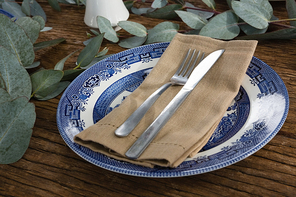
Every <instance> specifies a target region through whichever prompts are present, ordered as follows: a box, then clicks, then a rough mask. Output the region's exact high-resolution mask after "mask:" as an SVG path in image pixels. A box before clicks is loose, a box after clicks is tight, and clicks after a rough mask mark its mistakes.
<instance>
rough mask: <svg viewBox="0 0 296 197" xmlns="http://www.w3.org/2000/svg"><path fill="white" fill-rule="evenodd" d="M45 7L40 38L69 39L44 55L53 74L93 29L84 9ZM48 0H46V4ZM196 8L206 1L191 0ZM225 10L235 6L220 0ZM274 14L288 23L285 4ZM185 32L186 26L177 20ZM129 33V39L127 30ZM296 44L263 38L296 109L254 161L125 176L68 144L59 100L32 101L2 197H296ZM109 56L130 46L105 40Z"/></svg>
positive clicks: (1, 183)
mask: <svg viewBox="0 0 296 197" xmlns="http://www.w3.org/2000/svg"><path fill="white" fill-rule="evenodd" d="M39 2H41V5H42V7H43V8H44V10H45V12H46V14H47V16H48V21H47V23H46V26H48V27H53V30H51V31H49V32H44V33H42V34H41V35H40V37H39V39H38V42H39V41H45V40H51V39H56V38H60V37H64V38H66V41H65V42H63V43H61V44H59V45H56V46H53V47H50V48H47V49H43V50H40V51H38V52H37V56H36V61H41V67H44V68H47V69H51V68H53V67H54V65H55V64H56V63H57V62H58V61H59V60H61V59H62V58H64V57H65V56H67V55H68V54H70V53H71V52H73V51H75V50H77V49H83V47H84V45H83V43H82V42H83V41H85V40H86V39H87V36H86V32H89V27H87V26H86V25H85V24H84V22H83V17H84V9H83V8H82V7H78V6H73V5H71V6H68V5H62V6H61V7H62V12H56V11H54V10H52V9H51V7H50V6H49V5H48V4H47V3H46V1H39ZM43 2H44V3H43ZM191 2H193V3H194V4H195V5H202V6H204V5H203V4H202V2H201V1H200V2H196V1H191ZM216 3H217V11H224V10H226V9H227V6H226V3H225V1H222V0H219V1H216ZM272 5H273V7H274V10H275V12H274V14H275V15H276V16H277V17H280V18H286V17H287V14H286V12H285V2H272ZM130 20H131V21H136V22H140V23H142V24H143V25H145V26H146V27H147V28H152V27H154V26H155V25H156V24H158V23H160V22H162V21H163V20H159V19H150V18H145V17H140V16H136V15H131V16H130ZM177 23H179V24H180V25H181V28H186V26H185V25H184V24H182V23H181V21H177ZM120 33H121V34H122V35H126V34H125V33H124V32H123V31H121V32H120ZM295 46H296V40H273V41H260V42H259V44H258V47H257V50H256V52H255V56H256V57H258V58H259V59H261V60H263V61H264V62H266V63H267V64H268V65H270V66H271V67H272V68H273V69H274V70H275V71H276V72H277V73H278V74H279V75H280V77H281V78H282V79H283V81H284V82H285V84H286V86H287V89H288V92H289V97H290V110H289V114H288V117H287V120H286V122H285V124H284V125H283V127H282V129H281V130H280V132H279V133H278V134H277V135H276V136H275V137H274V138H273V139H272V140H271V141H270V142H269V143H268V144H267V145H266V146H264V147H263V148H262V149H260V150H259V151H258V152H256V153H255V154H253V155H252V156H250V157H248V158H246V159H244V160H242V161H240V162H238V163H236V164H233V165H231V166H228V167H226V168H223V169H220V170H216V171H213V172H209V173H205V174H200V175H195V176H189V177H180V178H166V179H155V178H140V177H133V176H127V175H122V174H117V173H114V172H110V171H107V170H105V169H102V168H99V167H97V166H94V165H92V164H90V163H88V162H87V161H85V160H83V159H82V158H80V157H79V156H77V155H76V154H75V153H74V152H73V151H72V150H71V149H70V148H69V147H68V146H67V145H66V144H65V142H64V141H63V139H62V138H61V136H60V134H59V131H58V129H57V125H56V109H57V106H58V102H59V98H60V96H58V97H57V98H54V99H51V100H49V101H36V100H32V102H34V104H35V106H36V113H37V121H36V123H35V126H34V131H33V135H32V139H31V142H30V146H29V148H28V150H27V152H26V153H25V155H24V156H23V158H22V159H21V160H19V161H18V162H16V163H13V164H10V165H0V179H1V180H0V196H71V197H75V196H295V195H296V156H295V155H296V123H295V119H296V117H295V116H296V104H295V103H296V80H295V79H296V76H295V71H296V63H295V58H294V57H295V55H296V50H295ZM102 47H108V48H109V53H110V54H112V53H117V52H120V51H123V50H125V49H123V48H121V47H119V46H118V45H117V44H112V43H109V42H108V41H104V42H103V45H102ZM77 56H78V53H77V54H75V55H74V56H73V57H71V58H70V59H69V60H68V61H67V62H66V68H67V69H72V68H74V67H75V61H76V59H77Z"/></svg>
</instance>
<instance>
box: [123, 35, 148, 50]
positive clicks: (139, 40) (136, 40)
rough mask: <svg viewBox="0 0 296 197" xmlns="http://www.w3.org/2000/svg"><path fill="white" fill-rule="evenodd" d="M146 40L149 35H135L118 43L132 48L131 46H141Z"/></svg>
mask: <svg viewBox="0 0 296 197" xmlns="http://www.w3.org/2000/svg"><path fill="white" fill-rule="evenodd" d="M146 40H147V36H146V37H138V36H134V37H130V38H126V39H124V40H121V41H120V42H119V43H118V45H119V46H121V47H123V48H128V49H130V48H134V47H138V46H141V45H142V44H144V43H145V41H146Z"/></svg>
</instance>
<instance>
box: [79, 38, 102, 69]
mask: <svg viewBox="0 0 296 197" xmlns="http://www.w3.org/2000/svg"><path fill="white" fill-rule="evenodd" d="M103 36H104V34H101V35H99V36H96V37H94V38H93V39H92V40H91V42H90V43H89V44H88V45H86V47H84V49H83V50H82V51H81V53H80V54H79V56H78V58H77V62H78V66H79V67H84V66H87V65H88V64H89V63H91V61H92V60H93V59H94V58H95V56H96V55H97V53H98V51H99V49H100V47H101V44H102V41H103Z"/></svg>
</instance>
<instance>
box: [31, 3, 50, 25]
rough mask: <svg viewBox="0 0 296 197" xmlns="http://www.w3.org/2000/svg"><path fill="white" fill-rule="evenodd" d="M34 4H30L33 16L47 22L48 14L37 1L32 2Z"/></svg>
mask: <svg viewBox="0 0 296 197" xmlns="http://www.w3.org/2000/svg"><path fill="white" fill-rule="evenodd" d="M31 1H32V2H33V3H30V8H31V9H30V10H31V15H32V16H41V17H42V18H43V19H44V21H46V20H47V18H46V14H45V12H44V10H43V9H42V7H41V6H40V5H39V3H37V1H36V0H31Z"/></svg>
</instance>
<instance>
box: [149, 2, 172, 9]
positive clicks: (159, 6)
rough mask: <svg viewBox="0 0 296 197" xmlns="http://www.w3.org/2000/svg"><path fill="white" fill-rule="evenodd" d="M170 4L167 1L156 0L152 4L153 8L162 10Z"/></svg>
mask: <svg viewBox="0 0 296 197" xmlns="http://www.w3.org/2000/svg"><path fill="white" fill-rule="evenodd" d="M167 4H168V1H167V0H154V1H153V3H152V4H151V7H152V8H162V7H164V6H166V5H167Z"/></svg>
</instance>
